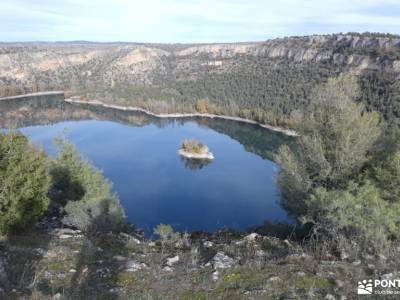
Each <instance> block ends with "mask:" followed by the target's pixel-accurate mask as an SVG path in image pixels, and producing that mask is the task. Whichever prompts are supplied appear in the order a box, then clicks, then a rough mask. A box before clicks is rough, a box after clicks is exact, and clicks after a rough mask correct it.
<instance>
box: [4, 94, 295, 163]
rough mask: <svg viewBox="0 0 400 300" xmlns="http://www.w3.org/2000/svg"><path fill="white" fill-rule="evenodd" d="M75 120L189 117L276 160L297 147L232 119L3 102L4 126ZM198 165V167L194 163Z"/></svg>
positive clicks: (56, 102) (49, 101)
mask: <svg viewBox="0 0 400 300" xmlns="http://www.w3.org/2000/svg"><path fill="white" fill-rule="evenodd" d="M71 120H75V121H78V120H107V121H114V122H118V123H120V124H126V125H130V126H135V127H143V126H146V125H149V124H153V125H155V126H157V127H158V128H164V127H166V126H169V125H171V124H174V125H175V126H179V125H183V124H184V123H185V122H187V121H188V120H190V121H195V122H196V123H197V124H199V125H200V126H204V127H205V128H211V129H213V130H215V131H217V132H220V133H222V134H225V135H228V136H230V137H231V138H233V139H235V140H237V141H238V142H239V143H241V144H242V145H243V146H244V147H245V149H246V150H247V151H249V152H252V153H255V154H257V155H259V156H261V157H262V158H264V159H268V160H274V159H275V155H276V153H277V150H278V149H279V147H280V146H281V145H283V144H287V145H290V146H292V147H294V146H295V138H293V137H290V136H286V135H283V134H281V133H279V132H274V131H269V130H266V129H264V128H261V127H259V126H257V125H252V124H244V123H239V122H235V121H231V120H222V119H209V118H179V119H173V118H156V117H152V116H149V115H146V114H144V113H140V112H133V111H123V110H117V109H111V108H105V107H101V106H92V105H87V104H70V103H67V102H65V101H63V100H62V99H56V98H52V97H51V96H47V98H45V97H42V98H41V99H40V100H39V101H38V100H37V99H35V100H29V99H22V100H18V101H15V100H3V101H0V128H19V127H28V126H36V125H49V124H54V123H58V122H60V121H71ZM185 165H187V166H188V168H191V169H192V168H197V169H201V168H202V167H204V166H205V165H207V163H205V162H202V163H196V162H190V161H189V162H187V163H185ZM194 165H195V166H194Z"/></svg>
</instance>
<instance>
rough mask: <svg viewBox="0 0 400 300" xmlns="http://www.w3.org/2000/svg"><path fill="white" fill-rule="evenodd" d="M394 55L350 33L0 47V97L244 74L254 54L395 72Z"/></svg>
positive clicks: (383, 43)
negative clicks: (200, 42) (241, 40)
mask: <svg viewBox="0 0 400 300" xmlns="http://www.w3.org/2000/svg"><path fill="white" fill-rule="evenodd" d="M399 52H400V39H399V38H389V37H374V36H372V37H371V36H353V35H329V36H308V37H293V38H283V39H274V40H269V41H266V42H262V43H261V42H260V43H234V44H209V45H159V44H118V43H115V44H99V43H96V44H95V43H93V44H92V43H83V44H79V43H62V44H59V43H18V44H0V97H1V96H13V95H15V94H22V93H26V92H36V91H45V90H54V89H61V90H67V91H71V92H75V93H78V94H79V92H80V91H82V90H85V89H88V88H89V89H93V88H97V89H99V88H104V89H107V88H113V87H118V86H123V87H126V86H152V85H154V86H156V87H159V86H160V84H162V85H165V86H166V87H168V88H171V87H172V86H173V85H171V84H172V83H173V82H182V81H188V80H195V79H196V78H197V77H198V76H199V73H202V72H203V71H204V70H205V69H209V70H210V71H211V72H215V73H217V74H230V73H231V72H233V71H234V70H241V69H244V70H246V68H250V69H249V70H247V71H250V70H251V68H252V67H251V65H250V64H249V62H248V60H254V59H255V60H259V61H260V62H261V61H263V60H272V61H275V60H284V61H287V62H295V63H298V64H305V63H309V62H316V63H320V62H327V63H330V64H332V63H333V64H337V65H339V66H340V67H341V68H342V70H343V71H346V72H351V73H354V74H359V73H360V72H362V71H363V70H366V69H377V68H378V69H385V70H388V71H394V72H400V65H399V58H398V53H399ZM371 53H372V54H371ZM393 53H394V54H395V55H392V54H393ZM396 53H397V54H396ZM388 54H389V55H388ZM385 55H386V56H385ZM396 55H397V56H396ZM387 62H389V63H387ZM300 66H301V65H300ZM170 97H174V95H173V94H171V95H170Z"/></svg>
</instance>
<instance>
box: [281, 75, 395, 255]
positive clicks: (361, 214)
mask: <svg viewBox="0 0 400 300" xmlns="http://www.w3.org/2000/svg"><path fill="white" fill-rule="evenodd" d="M358 94H359V89H358V87H357V84H356V82H355V80H354V79H352V78H350V77H341V78H339V79H331V80H329V81H328V82H327V83H326V84H325V85H323V86H321V87H320V88H317V89H315V90H314V92H313V94H312V95H313V96H312V101H311V103H310V105H309V107H308V109H307V111H306V112H305V113H304V117H303V119H302V123H301V127H300V134H301V135H300V137H299V139H298V148H297V149H296V150H292V149H290V148H288V147H287V146H282V147H281V149H280V152H279V154H278V156H277V160H278V162H279V163H280V165H281V170H280V174H279V177H278V181H279V183H280V186H281V189H282V192H283V196H284V203H285V205H286V206H287V207H288V208H289V209H291V210H292V211H294V212H295V213H296V214H297V215H298V216H299V218H300V220H301V221H302V222H303V223H308V224H309V225H310V224H311V225H312V227H313V236H314V237H318V239H323V240H324V242H328V241H331V242H332V247H339V248H340V247H344V246H345V245H346V244H348V245H350V244H351V246H349V247H350V248H351V249H352V251H357V250H362V251H365V250H366V251H371V252H374V253H379V252H381V251H383V249H387V246H388V245H389V244H390V241H391V240H393V239H397V238H398V237H399V236H398V232H399V229H400V219H399V217H398V216H399V213H400V202H399V200H400V198H399V192H400V186H399V185H398V184H397V183H398V182H399V174H400V164H399V156H400V148H399V146H400V145H399V140H398V138H396V133H393V130H394V131H395V129H390V128H385V126H384V124H383V122H382V119H381V118H380V117H379V115H378V114H377V113H375V112H368V111H366V109H365V107H364V106H363V105H362V104H360V103H357V102H355V101H354V98H356V97H358ZM390 132H392V133H390Z"/></svg>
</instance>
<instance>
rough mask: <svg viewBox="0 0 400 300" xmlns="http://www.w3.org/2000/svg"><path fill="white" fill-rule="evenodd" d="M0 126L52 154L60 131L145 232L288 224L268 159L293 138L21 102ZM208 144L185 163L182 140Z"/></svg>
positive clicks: (231, 125) (6, 109)
mask: <svg viewBox="0 0 400 300" xmlns="http://www.w3.org/2000/svg"><path fill="white" fill-rule="evenodd" d="M0 111H1V118H2V124H1V126H2V127H3V128H4V127H9V126H15V127H18V128H19V129H20V130H21V131H22V132H23V133H24V134H25V135H27V136H28V137H29V138H30V139H31V141H32V142H33V143H35V144H38V145H41V146H42V147H43V148H44V149H45V150H46V151H47V152H48V153H49V154H50V155H54V154H55V148H54V147H53V140H54V138H55V137H57V136H60V134H63V135H64V136H65V137H66V138H67V139H68V140H69V141H70V142H71V143H72V144H73V145H75V147H76V148H77V149H78V151H79V152H80V153H82V155H83V156H85V157H86V158H87V159H88V160H89V161H90V162H92V163H93V164H94V165H95V166H96V167H97V168H99V169H101V170H102V171H103V173H104V175H105V177H107V178H108V179H109V180H110V181H111V182H112V183H113V190H114V192H115V193H116V194H117V195H118V197H119V199H120V201H121V203H122V205H123V207H124V210H125V213H126V216H127V219H128V220H129V221H130V222H132V223H133V224H135V225H136V226H137V227H139V228H142V229H144V230H145V232H146V233H147V234H151V232H152V230H153V228H154V227H155V226H157V225H158V224H160V223H165V224H170V225H171V226H173V227H174V228H175V229H177V230H180V231H215V230H218V229H221V228H224V227H228V228H233V229H240V230H245V229H248V228H250V227H253V226H258V225H262V224H263V223H264V222H265V221H276V222H289V223H290V222H292V219H291V218H290V216H289V215H288V213H287V212H286V211H285V210H284V209H283V208H282V207H281V205H280V203H279V201H280V193H279V189H278V187H277V185H276V182H275V175H276V172H277V170H278V166H277V165H276V164H275V163H274V162H273V155H274V153H276V150H277V149H278V147H279V146H280V145H282V144H284V143H292V142H293V140H292V138H289V137H286V136H284V135H282V134H280V133H276V132H272V131H269V130H267V129H263V128H261V127H259V126H256V125H251V124H243V123H238V122H234V121H228V120H211V119H204V118H196V119H179V120H178V119H163V120H160V119H157V118H153V117H149V116H147V115H144V114H142V113H137V112H127V111H117V110H114V109H106V108H95V107H90V106H89V105H81V104H67V103H61V102H59V103H55V102H54V101H52V102H49V103H48V104H47V105H46V103H44V104H43V103H42V104H41V105H39V106H38V105H36V104H34V103H31V102H29V101H20V102H19V104H18V105H13V107H12V108H10V106H6V105H3V106H0ZM186 138H195V139H197V140H199V141H201V142H202V143H204V144H206V145H207V146H208V147H209V148H210V150H211V151H212V152H213V154H214V156H215V159H214V160H213V161H209V162H201V161H200V162H199V161H196V160H187V159H184V158H182V157H181V156H179V155H178V153H177V150H178V148H179V146H180V143H181V141H182V140H183V139H186Z"/></svg>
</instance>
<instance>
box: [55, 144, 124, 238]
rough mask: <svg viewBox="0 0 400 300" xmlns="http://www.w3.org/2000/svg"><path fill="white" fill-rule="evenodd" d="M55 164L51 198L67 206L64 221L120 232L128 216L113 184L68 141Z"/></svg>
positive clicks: (85, 227) (89, 228) (82, 228)
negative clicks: (112, 188) (114, 191)
mask: <svg viewBox="0 0 400 300" xmlns="http://www.w3.org/2000/svg"><path fill="white" fill-rule="evenodd" d="M56 143H57V145H58V146H59V147H60V151H59V154H58V156H57V157H56V159H55V160H54V161H53V163H52V168H51V174H52V178H53V185H52V193H51V195H52V200H54V201H56V202H58V203H60V204H62V205H64V206H65V207H64V211H65V213H66V216H65V217H64V219H63V222H64V223H65V224H67V225H69V226H73V227H77V228H79V229H81V230H84V231H93V230H99V231H117V230H119V229H120V228H122V225H124V223H125V221H124V218H125V215H124V211H123V208H122V206H121V205H120V202H119V200H118V198H117V197H116V196H115V195H114V194H113V193H112V192H111V183H110V182H109V181H108V180H107V179H105V178H104V177H103V174H102V173H101V171H99V170H98V169H96V168H95V167H94V166H92V165H91V164H90V163H89V162H88V161H86V160H85V159H84V158H82V157H81V156H80V155H79V154H78V153H77V151H76V150H75V148H74V147H73V146H72V145H71V144H69V143H68V142H67V141H65V140H61V139H58V140H57V141H56Z"/></svg>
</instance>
